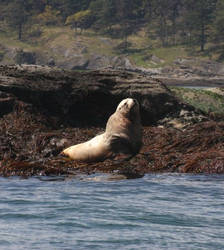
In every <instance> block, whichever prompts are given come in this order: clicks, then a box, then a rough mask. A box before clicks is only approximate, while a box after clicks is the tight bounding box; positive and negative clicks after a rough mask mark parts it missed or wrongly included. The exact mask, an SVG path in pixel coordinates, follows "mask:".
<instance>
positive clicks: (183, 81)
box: [135, 58, 224, 87]
mask: <svg viewBox="0 0 224 250" xmlns="http://www.w3.org/2000/svg"><path fill="white" fill-rule="evenodd" d="M135 71H136V72H142V73H144V74H148V75H151V76H153V77H156V78H157V79H160V80H161V81H163V83H165V84H167V85H171V86H203V87H204V86H208V87H224V65H223V64H222V63H218V62H214V61H202V60H198V59H196V58H193V59H178V60H176V61H174V63H173V64H171V65H170V66H165V67H162V68H155V69H145V68H136V69H135Z"/></svg>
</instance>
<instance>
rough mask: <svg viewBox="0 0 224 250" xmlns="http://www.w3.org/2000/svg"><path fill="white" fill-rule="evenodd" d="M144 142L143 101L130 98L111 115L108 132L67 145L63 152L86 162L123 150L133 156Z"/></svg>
mask: <svg viewBox="0 0 224 250" xmlns="http://www.w3.org/2000/svg"><path fill="white" fill-rule="evenodd" d="M141 144H142V130H141V122H140V114H139V104H138V102H137V101H136V100H134V99H131V98H127V99H124V100H123V101H121V102H120V104H119V105H118V107H117V109H116V112H115V113H114V114H112V115H111V116H110V118H109V119H108V122H107V125H106V131H105V133H103V134H101V135H97V136H95V137H94V138H92V139H91V140H89V141H87V142H84V143H80V144H77V145H74V146H71V147H69V148H66V149H65V150H64V151H63V152H62V153H63V154H64V155H66V156H68V157H70V158H71V159H73V160H76V161H82V162H96V161H103V160H105V159H107V158H110V157H114V156H115V155H117V154H119V153H123V154H127V155H130V156H133V155H135V154H137V153H138V152H139V150H140V148H141Z"/></svg>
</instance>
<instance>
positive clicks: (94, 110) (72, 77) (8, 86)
mask: <svg viewBox="0 0 224 250" xmlns="http://www.w3.org/2000/svg"><path fill="white" fill-rule="evenodd" d="M0 91H2V93H6V94H10V95H13V96H14V97H15V99H16V100H17V101H18V100H19V101H22V102H24V103H28V104H32V106H33V107H35V109H36V110H38V112H40V113H42V114H44V115H45V116H46V117H47V118H49V119H50V118H51V117H54V119H56V120H57V121H58V122H59V123H61V124H64V125H66V124H67V125H72V126H74V125H77V126H79V125H105V122H106V120H107V119H108V117H109V116H110V115H111V114H112V113H113V112H114V111H115V108H116V106H117V104H118V103H119V102H120V101H121V100H122V99H123V98H126V97H133V98H136V99H137V100H138V101H139V102H140V106H141V117H142V121H143V124H145V125H147V124H155V123H156V122H157V121H158V120H160V119H163V118H165V117H166V116H170V115H174V114H177V113H178V112H180V111H181V110H183V109H184V110H185V109H187V110H193V108H192V107H190V106H187V105H186V104H183V103H182V102H180V101H179V100H178V99H176V98H175V97H174V96H173V94H172V93H171V92H170V91H169V89H168V88H167V87H166V86H165V85H164V84H163V83H162V82H160V81H159V80H156V79H153V78H151V77H149V76H143V75H140V74H137V73H131V72H127V71H119V70H100V71H99V70H96V71H86V72H77V71H65V70H60V69H57V68H50V67H41V66H35V65H33V66H31V65H29V66H28V65H23V66H0ZM8 110H9V109H8Z"/></svg>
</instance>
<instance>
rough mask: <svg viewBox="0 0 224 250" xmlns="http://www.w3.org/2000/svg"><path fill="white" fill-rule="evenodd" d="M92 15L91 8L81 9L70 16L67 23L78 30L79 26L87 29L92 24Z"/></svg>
mask: <svg viewBox="0 0 224 250" xmlns="http://www.w3.org/2000/svg"><path fill="white" fill-rule="evenodd" d="M91 20H92V15H91V11H90V10H83V11H79V12H77V13H75V14H73V15H71V16H68V17H67V19H66V22H65V25H71V27H73V28H75V30H76V31H77V29H78V28H80V29H81V32H82V30H83V29H87V28H89V27H90V26H91V24H92V21H91Z"/></svg>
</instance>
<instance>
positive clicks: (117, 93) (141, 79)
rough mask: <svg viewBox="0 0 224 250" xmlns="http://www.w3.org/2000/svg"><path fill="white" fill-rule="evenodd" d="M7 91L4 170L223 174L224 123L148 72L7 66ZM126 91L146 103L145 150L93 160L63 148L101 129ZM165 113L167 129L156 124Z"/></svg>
mask: <svg viewBox="0 0 224 250" xmlns="http://www.w3.org/2000/svg"><path fill="white" fill-rule="evenodd" d="M0 91H1V92H0V110H1V112H2V110H4V112H3V113H1V114H0V175H1V176H13V175H20V176H33V175H39V176H40V175H41V176H43V175H54V176H55V175H66V176H74V175H80V174H93V173H96V172H97V173H98V172H100V173H117V174H118V175H121V176H122V178H123V177H125V178H139V177H142V176H144V174H145V173H152V172H184V173H224V164H223V162H224V147H223V145H224V139H223V133H224V132H223V131H224V124H223V122H219V123H218V122H214V121H204V120H203V119H202V120H201V121H200V119H201V118H202V117H203V116H202V114H201V113H200V112H197V111H196V110H195V109H194V108H193V107H191V106H189V105H187V104H184V103H181V102H180V101H179V100H178V99H176V98H175V97H174V96H173V95H172V93H171V92H170V91H169V89H167V88H166V86H165V85H164V84H163V83H162V82H160V81H158V80H156V79H153V78H151V77H149V76H147V75H141V74H137V73H131V72H127V71H125V70H120V71H119V70H95V71H87V72H76V71H69V70H67V71H66V70H61V69H57V68H54V67H42V66H37V65H21V66H0ZM126 97H134V98H137V99H138V101H139V103H140V106H141V109H140V111H141V117H142V123H143V125H144V131H143V132H144V133H143V134H144V136H143V144H144V145H143V148H142V150H141V152H140V154H138V155H137V156H135V157H134V158H132V159H131V160H130V161H121V162H116V161H114V160H110V159H108V160H106V161H104V162H97V163H92V164H84V163H83V164H80V163H77V162H74V161H71V160H68V159H66V158H63V157H62V156H61V155H60V154H59V153H60V152H61V150H62V149H63V148H65V147H67V146H69V145H74V144H77V143H80V142H83V141H86V140H88V139H90V138H92V137H93V136H95V135H96V134H99V133H101V132H102V131H103V130H104V128H105V124H106V121H107V119H108V117H109V116H110V115H111V114H112V113H113V112H114V110H115V108H116V107H117V104H118V103H119V102H120V100H121V99H123V98H126ZM1 105H2V106H1ZM4 105H6V106H4ZM5 110H7V112H5ZM200 117H201V118H200ZM196 118H197V119H198V118H200V119H199V120H198V121H196ZM161 120H164V122H163V124H162V125H163V128H161V127H158V126H157V125H158V124H159V122H160V121H161ZM165 120H166V121H165ZM183 121H186V123H185V126H184V127H181V124H180V123H179V122H182V123H183ZM171 123H173V126H170V125H171ZM186 124H187V125H186ZM175 127H176V128H175ZM119 178H120V177H119Z"/></svg>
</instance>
